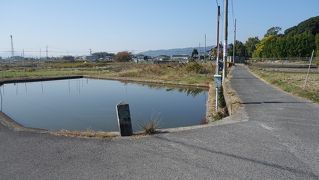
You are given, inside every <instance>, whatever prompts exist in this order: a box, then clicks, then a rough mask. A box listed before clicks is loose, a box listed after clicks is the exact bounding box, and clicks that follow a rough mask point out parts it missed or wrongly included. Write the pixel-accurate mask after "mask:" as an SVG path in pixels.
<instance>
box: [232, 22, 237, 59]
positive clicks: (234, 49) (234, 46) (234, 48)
mask: <svg viewBox="0 0 319 180" xmlns="http://www.w3.org/2000/svg"><path fill="white" fill-rule="evenodd" d="M236 23H237V19H235V29H234V44H233V63H234V64H235V52H236V28H237V27H236Z"/></svg>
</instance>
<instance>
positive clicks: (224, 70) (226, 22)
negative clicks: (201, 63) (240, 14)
mask: <svg viewBox="0 0 319 180" xmlns="http://www.w3.org/2000/svg"><path fill="white" fill-rule="evenodd" d="M224 8H225V9H224V28H225V40H224V60H223V62H224V67H223V82H224V79H225V78H226V77H227V46H228V42H227V41H228V0H224Z"/></svg>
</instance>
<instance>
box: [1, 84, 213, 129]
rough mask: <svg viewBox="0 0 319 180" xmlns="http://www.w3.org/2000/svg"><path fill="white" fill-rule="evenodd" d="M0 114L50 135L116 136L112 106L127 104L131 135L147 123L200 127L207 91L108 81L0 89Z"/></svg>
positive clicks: (115, 121)
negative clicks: (112, 133) (51, 132)
mask: <svg viewBox="0 0 319 180" xmlns="http://www.w3.org/2000/svg"><path fill="white" fill-rule="evenodd" d="M0 89H1V91H0V92H1V94H0V95H1V111H2V112H4V113H6V114H7V115H8V116H10V117H11V118H12V119H14V120H15V121H17V122H18V123H20V124H22V125H24V126H26V127H33V128H41V129H49V130H60V129H67V130H96V131H99V130H101V131H118V126H117V117H116V108H115V107H116V105H117V104H118V103H120V102H122V101H125V102H127V103H129V105H130V110H131V117H132V124H133V130H134V131H138V130H140V129H141V125H142V124H145V123H146V122H148V121H149V120H152V119H153V120H157V121H158V123H159V127H160V128H173V127H184V126H191V125H198V124H200V123H201V122H202V121H203V119H204V118H205V113H206V100H207V90H205V89H199V88H195V89H194V88H193V89H184V88H176V87H161V86H156V85H145V84H136V83H124V82H120V81H111V80H96V79H86V78H82V79H71V80H57V81H43V82H31V83H16V84H4V85H2V87H1V88H0Z"/></svg>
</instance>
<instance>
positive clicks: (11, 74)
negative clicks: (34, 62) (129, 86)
mask: <svg viewBox="0 0 319 180" xmlns="http://www.w3.org/2000/svg"><path fill="white" fill-rule="evenodd" d="M213 74H214V67H213V65H211V64H209V63H206V64H205V63H190V64H187V65H184V64H163V65H159V64H136V63H86V62H75V63H74V64H72V63H65V62H63V63H43V64H42V65H41V66H38V67H24V68H22V67H17V66H11V67H8V66H2V67H1V72H0V78H1V79H12V78H35V77H54V76H69V75H86V76H90V77H96V78H118V79H127V80H138V81H153V82H161V83H162V82H169V83H174V84H189V85H195V84H197V85H203V86H208V83H209V82H210V81H211V77H212V75H213Z"/></svg>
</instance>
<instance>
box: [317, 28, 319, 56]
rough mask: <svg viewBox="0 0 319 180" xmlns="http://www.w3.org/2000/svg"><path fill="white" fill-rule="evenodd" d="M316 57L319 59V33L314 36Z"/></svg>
mask: <svg viewBox="0 0 319 180" xmlns="http://www.w3.org/2000/svg"><path fill="white" fill-rule="evenodd" d="M316 47H317V53H316V55H317V57H319V33H318V34H317V35H316Z"/></svg>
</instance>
